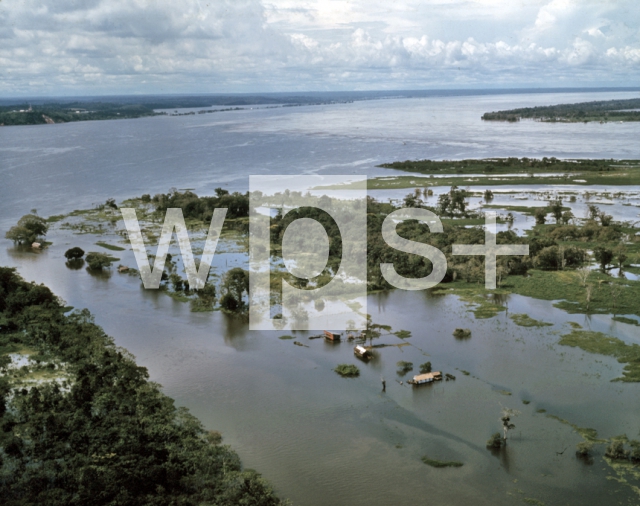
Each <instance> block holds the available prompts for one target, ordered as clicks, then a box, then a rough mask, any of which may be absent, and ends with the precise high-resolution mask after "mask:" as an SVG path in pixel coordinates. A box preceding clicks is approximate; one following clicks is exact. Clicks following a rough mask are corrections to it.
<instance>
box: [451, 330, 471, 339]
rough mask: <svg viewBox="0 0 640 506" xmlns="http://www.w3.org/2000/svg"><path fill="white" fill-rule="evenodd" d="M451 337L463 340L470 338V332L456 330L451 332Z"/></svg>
mask: <svg viewBox="0 0 640 506" xmlns="http://www.w3.org/2000/svg"><path fill="white" fill-rule="evenodd" d="M453 336H454V337H457V338H458V339H465V338H467V337H471V330H470V329H461V328H457V329H456V330H454V331H453Z"/></svg>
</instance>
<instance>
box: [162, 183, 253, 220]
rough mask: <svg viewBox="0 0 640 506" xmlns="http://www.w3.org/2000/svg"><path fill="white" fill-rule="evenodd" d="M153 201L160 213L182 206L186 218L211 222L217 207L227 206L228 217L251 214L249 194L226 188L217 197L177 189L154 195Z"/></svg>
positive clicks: (233, 217) (241, 216)
mask: <svg viewBox="0 0 640 506" xmlns="http://www.w3.org/2000/svg"><path fill="white" fill-rule="evenodd" d="M152 202H153V204H154V206H155V208H156V211H158V212H159V213H160V214H162V215H164V214H165V213H166V211H167V209H169V208H180V209H182V213H183V215H184V217H185V218H192V219H197V220H201V221H204V222H207V223H209V222H210V221H211V217H212V216H213V211H214V210H215V209H216V208H226V209H227V214H226V218H227V219H235V218H243V217H247V216H249V194H248V193H245V194H241V193H237V192H236V193H232V194H229V192H227V191H226V190H225V192H223V193H219V192H218V193H217V195H216V196H215V197H198V195H196V194H195V193H193V192H191V191H184V192H179V191H177V190H175V191H171V192H169V193H166V194H163V193H159V194H157V195H154V196H153V199H152Z"/></svg>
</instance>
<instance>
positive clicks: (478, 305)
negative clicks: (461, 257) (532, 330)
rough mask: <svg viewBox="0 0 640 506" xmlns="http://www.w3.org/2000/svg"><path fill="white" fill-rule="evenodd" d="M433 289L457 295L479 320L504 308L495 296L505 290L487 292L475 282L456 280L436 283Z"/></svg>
mask: <svg viewBox="0 0 640 506" xmlns="http://www.w3.org/2000/svg"><path fill="white" fill-rule="evenodd" d="M434 291H436V292H446V293H450V294H454V295H457V296H458V297H459V298H460V300H462V301H464V302H466V303H467V306H468V308H469V311H471V312H472V313H473V314H474V315H475V317H476V318H477V319H479V320H481V319H486V318H493V317H494V316H496V315H497V314H499V313H501V312H502V311H505V309H506V307H505V306H504V305H503V304H502V303H501V302H500V300H499V299H497V298H496V297H497V296H498V297H499V296H500V295H503V294H506V293H507V292H505V291H503V290H494V291H492V292H489V291H487V290H485V288H484V286H482V285H479V284H477V283H466V282H464V281H456V282H455V283H448V284H443V285H438V286H437V287H435V288H434Z"/></svg>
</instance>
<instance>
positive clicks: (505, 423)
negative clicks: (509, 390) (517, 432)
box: [500, 408, 520, 443]
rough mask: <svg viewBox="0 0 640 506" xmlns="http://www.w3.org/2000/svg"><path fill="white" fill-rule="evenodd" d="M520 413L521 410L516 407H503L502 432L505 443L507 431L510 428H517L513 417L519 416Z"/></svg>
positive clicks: (501, 415) (501, 414)
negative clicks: (512, 421) (512, 420)
mask: <svg viewBox="0 0 640 506" xmlns="http://www.w3.org/2000/svg"><path fill="white" fill-rule="evenodd" d="M519 414H520V411H518V410H516V409H509V408H502V411H501V413H500V421H501V422H502V432H503V434H504V436H503V439H504V441H505V443H506V441H507V433H508V432H509V431H510V430H512V429H515V428H516V426H515V425H514V424H513V423H511V419H512V418H513V417H515V416H518V415H519Z"/></svg>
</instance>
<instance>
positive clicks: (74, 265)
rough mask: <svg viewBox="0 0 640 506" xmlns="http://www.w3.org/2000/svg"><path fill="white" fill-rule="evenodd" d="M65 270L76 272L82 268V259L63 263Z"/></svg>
mask: <svg viewBox="0 0 640 506" xmlns="http://www.w3.org/2000/svg"><path fill="white" fill-rule="evenodd" d="M65 265H66V266H67V269H71V270H72V271H78V270H80V269H82V268H83V267H84V258H74V259H73V260H67V261H66V262H65Z"/></svg>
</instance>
